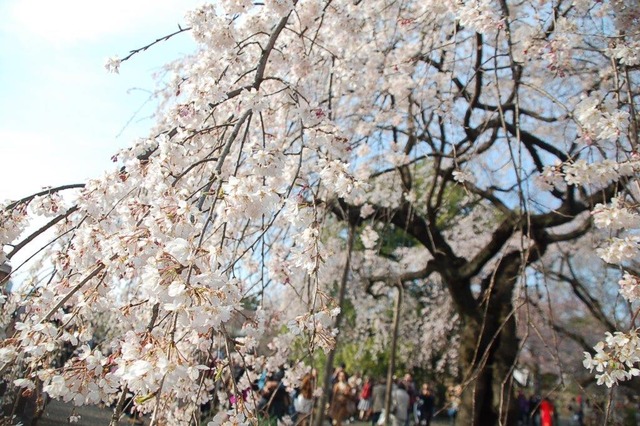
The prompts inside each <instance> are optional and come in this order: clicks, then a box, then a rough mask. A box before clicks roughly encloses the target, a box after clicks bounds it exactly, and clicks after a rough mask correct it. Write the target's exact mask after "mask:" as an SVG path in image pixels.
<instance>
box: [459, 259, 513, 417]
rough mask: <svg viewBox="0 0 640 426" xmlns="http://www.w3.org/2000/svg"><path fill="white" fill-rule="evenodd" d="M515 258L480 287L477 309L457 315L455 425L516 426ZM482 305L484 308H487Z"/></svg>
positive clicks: (501, 265)
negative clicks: (457, 405)
mask: <svg viewBox="0 0 640 426" xmlns="http://www.w3.org/2000/svg"><path fill="white" fill-rule="evenodd" d="M520 264H521V261H520V258H519V256H516V255H514V256H505V257H504V258H503V260H502V262H501V263H500V265H499V266H498V269H497V271H496V273H495V275H493V276H491V277H489V278H487V279H486V280H485V282H483V285H482V288H483V291H482V294H481V295H480V297H479V298H478V300H479V301H483V303H481V304H478V305H477V307H476V309H473V310H466V311H462V310H459V312H460V313H461V326H462V333H461V342H460V370H461V375H462V388H463V390H462V398H461V399H462V400H461V407H460V413H459V423H460V424H463V425H470V426H491V425H501V426H510V425H516V424H517V405H516V400H515V393H514V390H513V369H514V368H515V363H516V360H517V357H518V348H519V346H518V345H519V341H518V337H517V335H516V320H515V315H514V311H513V290H514V287H515V283H516V279H517V277H518V274H519V267H520ZM487 303H488V306H487Z"/></svg>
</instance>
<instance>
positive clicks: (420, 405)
mask: <svg viewBox="0 0 640 426" xmlns="http://www.w3.org/2000/svg"><path fill="white" fill-rule="evenodd" d="M435 405H436V399H435V397H434V396H433V392H431V389H430V388H429V384H428V383H424V384H423V385H422V389H421V390H420V394H418V396H417V398H416V414H417V415H418V424H419V425H420V426H430V425H431V418H432V417H433V411H434V409H435Z"/></svg>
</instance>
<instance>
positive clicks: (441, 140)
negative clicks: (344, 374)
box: [0, 0, 640, 425]
mask: <svg viewBox="0 0 640 426" xmlns="http://www.w3.org/2000/svg"><path fill="white" fill-rule="evenodd" d="M637 13H638V11H637V9H636V6H635V5H634V4H631V2H629V3H628V4H627V3H625V2H622V1H611V2H606V1H605V2H596V3H594V2H590V1H575V2H570V1H559V2H555V3H553V2H549V3H540V2H537V1H534V2H510V1H507V0H503V1H501V2H491V1H488V0H487V1H484V0H478V1H463V2H459V1H413V0H404V1H390V0H371V1H369V0H366V1H363V2H349V1H331V0H329V1H324V0H299V1H291V0H277V1H266V2H265V3H264V4H258V5H253V4H252V3H251V2H250V1H243V0H226V1H223V2H220V3H219V4H216V5H205V6H202V7H200V8H198V9H196V10H194V11H191V12H189V13H188V14H187V16H186V21H187V22H186V24H187V25H188V27H184V29H183V28H182V27H181V28H180V31H179V32H183V30H186V29H187V28H188V29H189V32H190V34H191V35H192V36H193V37H194V39H195V40H196V42H197V43H198V46H199V48H198V50H197V51H196V52H195V53H193V54H191V55H188V56H186V57H183V58H180V59H179V60H178V61H175V62H172V63H170V64H169V65H167V68H168V70H169V71H170V72H171V75H172V78H171V79H170V81H168V82H167V83H166V87H165V88H164V90H163V96H164V102H163V103H162V109H161V111H160V112H159V113H158V117H157V123H156V125H155V127H154V129H152V131H151V132H150V135H151V136H150V137H149V138H145V139H141V140H138V141H136V142H135V143H134V144H133V145H132V146H131V147H130V148H128V149H125V150H122V151H121V152H119V153H117V154H116V155H115V156H114V160H115V161H116V162H117V167H116V168H115V169H114V170H113V171H111V172H109V173H107V174H105V175H104V176H103V177H101V178H99V179H95V180H91V181H89V182H87V183H86V184H85V185H83V186H82V188H81V189H78V188H75V189H70V190H72V191H75V193H74V196H73V197H65V196H63V195H62V191H63V190H65V189H68V188H51V189H50V190H47V191H45V192H43V193H41V194H38V195H37V196H33V197H27V198H25V199H23V200H20V201H18V202H11V203H8V204H7V205H6V206H5V208H4V209H3V210H2V217H1V218H0V223H1V228H0V242H1V243H2V244H3V245H4V247H5V251H4V252H3V254H2V256H4V257H3V258H2V259H0V260H1V261H3V262H4V261H5V260H7V259H11V258H13V257H14V256H15V255H16V253H17V252H19V251H22V250H24V248H25V247H28V246H29V244H28V243H29V242H31V241H32V238H31V237H29V236H23V235H22V232H23V231H24V230H25V229H27V227H28V226H29V223H30V220H31V217H32V216H33V215H41V216H45V217H49V218H50V219H49V220H48V223H47V224H46V225H45V226H44V227H43V228H42V230H41V231H40V230H39V231H36V232H37V233H41V234H43V235H45V236H46V235H51V236H50V243H48V244H46V246H45V247H44V250H42V251H40V252H39V259H40V260H39V261H38V262H36V263H31V264H27V265H26V266H24V267H22V266H20V265H14V274H17V273H20V272H24V271H25V270H26V268H31V269H29V271H28V272H27V273H26V274H25V276H27V277H29V278H28V279H27V280H26V282H24V283H23V284H22V286H21V287H20V290H19V291H17V292H14V293H12V294H11V296H10V297H9V298H8V299H7V300H5V303H4V311H5V312H13V311H17V313H18V315H17V316H16V317H13V316H11V315H10V314H9V315H7V314H5V315H3V320H4V321H5V324H6V328H7V329H8V330H10V333H9V334H8V335H7V338H6V339H5V340H4V341H3V342H2V347H1V348H0V362H1V363H2V364H1V366H0V369H1V370H2V372H3V375H4V376H6V377H9V375H10V374H13V377H14V378H15V379H16V381H14V382H13V383H14V384H15V385H16V386H19V387H22V388H32V389H35V390H38V389H42V390H43V391H44V392H46V393H47V394H49V395H50V396H52V397H55V398H62V399H63V400H65V401H72V402H73V403H74V404H77V405H82V404H98V403H105V404H113V405H114V406H115V410H114V421H116V420H117V418H118V416H119V415H120V413H121V411H122V410H123V407H124V405H125V401H126V399H127V396H132V399H131V400H132V401H133V405H134V406H135V407H136V409H138V410H140V411H142V412H147V413H151V415H152V419H153V420H152V421H153V422H154V423H155V424H158V423H160V422H164V423H168V424H186V423H188V422H193V423H198V422H199V421H200V420H199V410H200V406H201V404H204V403H205V402H206V401H207V400H208V399H210V398H211V396H212V395H213V393H214V381H215V380H216V379H217V378H219V377H220V376H221V375H222V374H223V372H224V371H225V370H228V369H230V367H231V366H230V362H231V359H232V356H231V355H232V354H233V353H236V355H234V356H239V357H240V359H241V360H242V362H243V363H245V365H246V366H247V368H246V370H245V373H244V374H243V375H242V376H241V377H240V379H237V380H234V381H232V383H230V384H229V387H228V391H229V392H230V393H232V394H235V398H233V400H234V401H235V403H233V404H231V406H230V407H227V409H224V410H222V411H220V413H219V415H218V416H216V418H215V419H214V422H215V423H217V422H222V421H230V422H232V423H243V424H244V423H255V422H256V421H257V420H256V415H257V413H256V412H255V410H254V409H253V407H254V406H255V403H256V400H255V396H252V394H249V396H248V397H247V398H246V399H243V398H241V395H243V394H244V393H243V391H244V390H246V389H248V388H250V386H251V382H253V381H254V380H255V379H256V378H257V377H259V375H260V373H261V372H262V370H263V369H267V370H271V371H273V370H275V369H277V368H278V367H279V366H281V365H284V364H288V367H289V368H287V376H286V381H287V383H290V384H295V383H296V380H298V379H299V378H300V376H301V374H303V373H304V372H305V367H304V366H303V364H301V363H298V361H302V360H301V359H300V357H301V355H300V353H297V354H295V356H294V354H293V353H292V348H293V347H294V346H295V345H294V344H293V343H294V342H300V341H302V342H304V348H305V351H304V355H302V357H306V358H307V359H312V357H313V354H314V353H315V352H316V351H317V350H319V349H324V350H330V348H331V347H332V346H333V345H334V343H335V339H336V337H338V336H339V335H337V334H336V330H334V325H335V319H336V315H338V312H339V309H336V302H335V300H334V299H333V298H331V297H330V294H331V293H332V291H334V290H335V288H336V286H337V285H338V284H339V281H340V277H343V278H342V280H343V282H347V281H348V282H349V292H350V293H349V294H350V295H351V296H352V297H353V299H352V302H353V303H358V300H362V302H363V304H362V307H363V308H364V309H362V310H359V309H358V311H359V312H358V315H362V318H366V316H367V314H368V313H367V307H370V308H372V309H371V310H369V313H370V312H376V311H375V309H374V308H373V307H372V304H373V303H374V299H375V298H371V297H369V296H371V295H372V294H373V293H374V291H373V290H372V289H373V288H374V287H375V286H379V285H380V283H382V282H391V283H395V282H404V283H407V285H409V284H411V285H414V286H415V285H418V286H423V287H424V286H432V285H434V284H433V283H434V282H435V281H436V280H437V281H438V282H441V283H442V285H443V286H444V288H445V289H446V290H447V292H448V295H449V296H450V301H451V303H450V305H446V306H448V307H450V308H451V310H453V311H455V316H456V318H457V319H458V321H459V329H460V335H459V339H457V340H456V341H457V342H458V345H459V354H458V366H459V374H460V378H461V381H462V385H463V386H462V389H463V393H462V403H463V405H462V411H461V413H460V421H462V422H463V423H464V424H470V425H471V424H473V425H481V424H482V425H488V424H498V423H500V424H514V422H515V421H516V416H515V415H514V409H515V406H514V399H513V397H512V396H513V395H512V372H513V367H514V364H515V362H516V359H517V356H518V352H519V350H520V347H521V344H520V341H519V339H518V336H517V334H516V310H517V308H518V307H519V305H518V304H514V300H515V299H516V297H517V296H518V293H517V292H518V290H519V289H520V288H521V287H520V286H519V284H521V283H524V282H526V279H527V273H526V271H527V268H528V267H529V266H531V265H534V264H536V263H538V262H540V261H542V260H544V257H545V256H548V255H549V253H550V252H552V250H551V248H552V247H554V245H556V244H557V243H561V242H567V241H574V240H576V239H577V238H579V237H581V236H583V235H584V234H585V233H587V232H590V231H591V228H592V227H591V224H592V222H591V219H590V217H589V215H588V214H587V213H588V212H589V211H590V210H592V209H594V217H595V219H596V220H595V222H596V225H598V226H606V227H608V229H610V231H611V240H610V242H611V244H610V245H608V246H606V247H603V248H602V254H603V255H604V256H605V260H607V261H608V262H623V263H624V262H625V261H627V260H630V259H635V256H637V251H636V250H637V236H636V235H635V234H634V232H632V228H634V227H636V220H637V216H636V212H635V210H634V206H635V203H636V201H634V200H635V198H634V197H635V196H636V195H638V193H637V189H636V186H637V183H636V181H635V180H634V179H635V175H636V173H637V172H638V169H639V168H640V160H639V159H638V157H637V151H636V146H637V128H638V127H637V117H636V106H635V102H636V100H637V99H636V97H637V93H636V86H635V79H636V78H637V76H636V75H635V74H636V73H637V71H636V68H637V66H638V63H640V60H639V59H638V58H637V51H638V44H637V43H638V41H637V39H636V34H635V33H634V31H635V25H630V24H629V22H631V23H634V22H636V21H637V19H638V17H637ZM107 65H108V68H109V69H110V70H111V71H114V72H117V71H118V70H119V69H121V68H122V61H121V60H119V59H118V58H112V59H110V60H109V62H108V64H107ZM121 71H122V70H121ZM45 229H48V230H49V233H48V234H47V233H46V232H45ZM389 230H391V232H392V233H395V234H396V235H397V234H402V235H404V236H406V239H407V240H411V244H399V245H398V247H396V248H395V249H394V251H393V253H392V254H391V255H389V253H386V254H385V253H381V252H380V248H381V243H382V242H381V240H380V239H379V238H378V235H388V234H385V232H386V231H389ZM51 231H52V232H51ZM356 231H357V233H358V235H359V237H358V238H359V241H361V243H362V246H363V250H362V251H361V252H359V253H353V250H352V249H351V248H352V247H353V244H350V243H349V244H347V242H348V241H347V238H345V236H346V235H348V234H350V233H351V232H356ZM352 257H353V259H352ZM16 266H17V267H16ZM43 272H46V276H45V277H44V278H43ZM637 280H638V279H637V278H636V277H635V276H634V275H625V277H624V278H623V288H624V289H625V290H624V293H623V294H624V295H625V296H626V297H629V298H630V300H632V301H633V300H635V295H636V294H637V293H638V291H637V289H636V286H637V283H638V281H637ZM434 292H435V290H434ZM435 293H437V292H435ZM437 294H439V296H438V297H442V296H441V294H440V293H437ZM356 297H357V298H356ZM248 299H251V300H253V301H256V306H254V308H253V309H251V310H249V311H247V309H245V308H246V306H245V305H246V303H245V302H246V300H248ZM442 312H450V311H449V310H448V308H447V309H443V311H442ZM452 315H453V314H452ZM441 320H442V318H441ZM445 322H446V323H447V324H448V325H447V326H442V327H425V328H420V329H419V330H418V334H419V333H420V332H424V333H432V334H430V336H433V338H436V337H437V336H440V337H443V334H446V333H443V330H445V331H446V332H449V331H450V330H451V326H450V324H451V322H452V321H450V320H449V319H446V321H445ZM266 337H269V339H268V340H269V342H268V345H267V343H265V342H264V340H265V338H266ZM418 341H419V342H422V343H423V344H424V346H427V345H428V342H429V338H425V337H424V336H422V337H420V338H419V339H418ZM637 341H638V339H637V337H636V334H635V331H632V332H631V334H625V333H624V332H622V331H621V332H619V333H618V334H614V335H612V336H611V337H610V338H608V339H607V341H606V342H605V343H603V344H601V345H598V346H597V347H596V349H597V353H596V355H595V356H594V357H588V359H587V362H586V363H587V365H588V366H589V367H594V368H595V369H596V370H597V371H598V373H599V374H600V376H599V380H600V381H602V382H604V383H606V384H613V383H615V382H616V381H618V380H620V379H626V378H629V377H630V376H634V375H637V373H638V370H637V369H636V367H637V364H636V363H637V361H638V359H637V355H636V351H637ZM261 343H262V345H261ZM264 345H267V346H266V348H267V349H266V350H265V346H264ZM634 345H635V346H634ZM64 351H66V352H64ZM63 352H64V353H66V354H67V355H66V356H64V357H62V356H61V353H63ZM220 352H223V353H226V356H225V357H219V356H218V354H219V353H220ZM61 358H64V359H61ZM56 361H59V362H56ZM220 400H221V401H222V402H228V398H227V397H224V396H223V397H220Z"/></svg>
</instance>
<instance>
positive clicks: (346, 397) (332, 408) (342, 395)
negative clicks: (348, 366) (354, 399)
mask: <svg viewBox="0 0 640 426" xmlns="http://www.w3.org/2000/svg"><path fill="white" fill-rule="evenodd" d="M349 402H351V388H350V387H349V385H348V384H347V374H346V373H345V372H344V370H341V371H339V372H338V374H337V376H336V384H335V385H333V392H332V393H331V404H330V405H329V413H330V415H331V419H332V420H333V424H334V426H341V425H342V421H343V420H345V419H347V418H349Z"/></svg>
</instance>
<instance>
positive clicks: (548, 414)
mask: <svg viewBox="0 0 640 426" xmlns="http://www.w3.org/2000/svg"><path fill="white" fill-rule="evenodd" d="M554 411H555V407H554V406H553V403H552V402H551V401H549V399H548V398H544V399H543V400H542V402H541V403H540V426H553V417H554V416H553V414H554Z"/></svg>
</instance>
